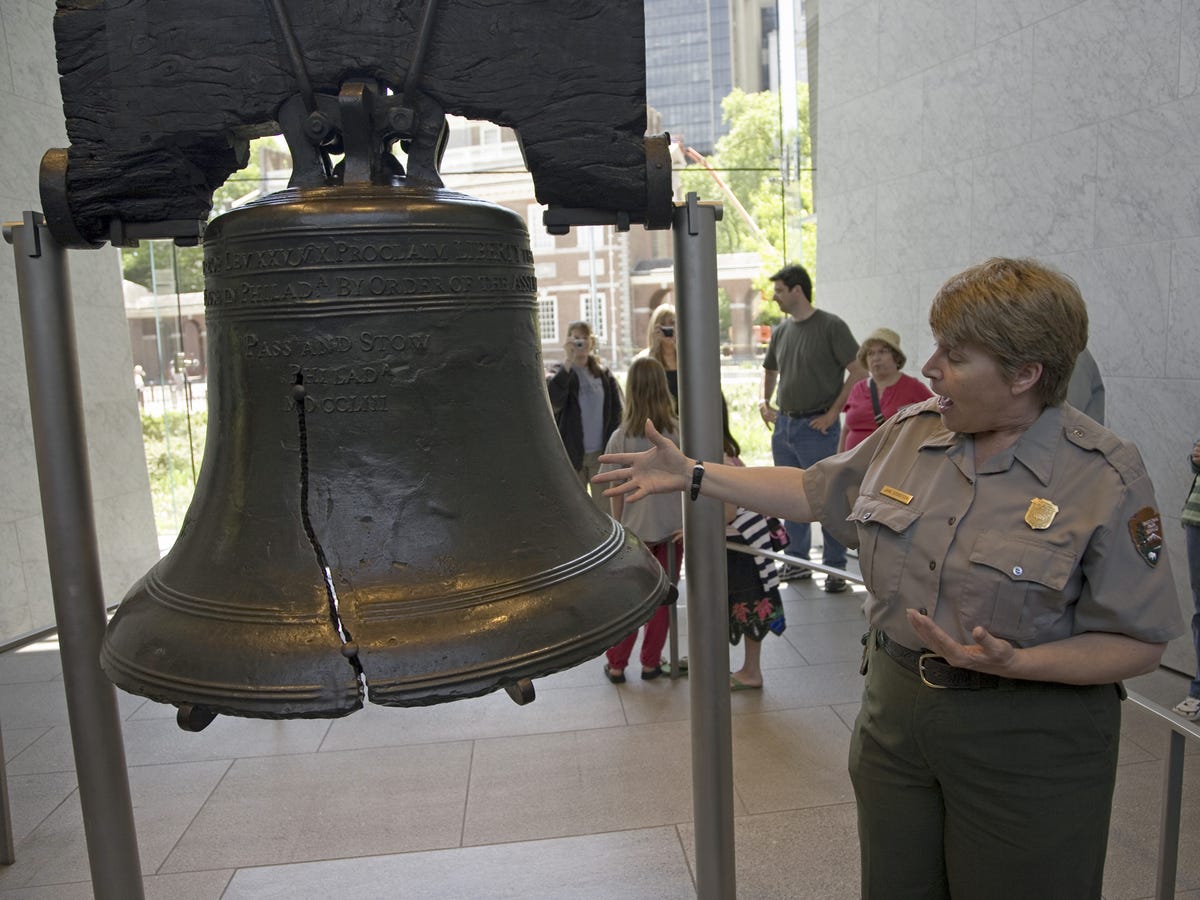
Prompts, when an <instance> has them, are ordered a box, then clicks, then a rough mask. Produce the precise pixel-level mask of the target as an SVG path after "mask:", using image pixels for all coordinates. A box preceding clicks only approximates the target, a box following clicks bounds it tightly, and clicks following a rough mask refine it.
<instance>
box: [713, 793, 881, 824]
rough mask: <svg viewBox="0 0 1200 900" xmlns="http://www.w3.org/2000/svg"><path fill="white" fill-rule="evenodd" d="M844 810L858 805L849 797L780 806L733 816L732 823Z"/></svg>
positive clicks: (855, 807)
mask: <svg viewBox="0 0 1200 900" xmlns="http://www.w3.org/2000/svg"><path fill="white" fill-rule="evenodd" d="M844 808H851V809H855V810H857V808H858V803H857V801H855V799H854V798H853V797H851V798H850V799H849V800H830V801H824V802H821V803H812V804H809V805H806V806H781V807H779V808H778V809H761V810H755V811H754V812H747V813H743V814H742V815H738V816H734V817H733V821H734V824H735V825H736V824H737V823H738V822H739V821H741V820H744V819H761V818H766V817H767V816H778V815H780V814H783V813H792V812H811V811H812V810H820V809H844Z"/></svg>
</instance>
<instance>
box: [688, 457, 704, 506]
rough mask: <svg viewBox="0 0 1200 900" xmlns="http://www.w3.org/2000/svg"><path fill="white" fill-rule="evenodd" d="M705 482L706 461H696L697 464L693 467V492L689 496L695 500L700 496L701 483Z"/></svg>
mask: <svg viewBox="0 0 1200 900" xmlns="http://www.w3.org/2000/svg"><path fill="white" fill-rule="evenodd" d="M703 480H704V461H703V460H700V459H698V460H696V464H695V465H694V466H692V491H691V494H689V496H690V497H691V498H692V499H693V500H695V499H696V498H697V497H699V496H700V482H701V481H703Z"/></svg>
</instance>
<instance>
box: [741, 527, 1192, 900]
mask: <svg viewBox="0 0 1200 900" xmlns="http://www.w3.org/2000/svg"><path fill="white" fill-rule="evenodd" d="M725 546H726V547H727V548H728V549H730V550H734V551H736V552H738V553H747V554H749V555H751V556H765V557H767V558H769V559H773V560H776V561H777V562H783V563H788V564H790V565H794V566H802V567H804V568H806V569H813V570H815V571H818V572H824V573H825V574H827V575H833V576H836V577H838V578H845V579H846V580H847V581H853V582H854V583H855V584H864V582H863V580H862V577H861V576H859V575H855V574H853V573H852V572H845V571H843V570H841V569H835V568H833V567H832V566H826V565H824V564H822V563H815V562H812V561H810V560H807V559H800V558H799V557H795V556H789V555H788V554H786V553H779V552H776V551H774V550H760V549H758V548H756V547H751V546H750V545H748V544H743V543H736V542H734V541H728V542H726V544H725ZM1126 694H1127V695H1128V700H1129V701H1130V702H1131V703H1134V704H1136V705H1137V706H1140V707H1141V708H1142V709H1144V710H1145V711H1146V712H1148V713H1150V714H1151V715H1152V716H1155V717H1156V718H1158V719H1160V720H1162V722H1164V723H1165V724H1166V725H1167V726H1168V727H1169V728H1170V729H1171V733H1170V736H1169V738H1168V744H1167V758H1166V763H1165V765H1164V766H1163V790H1162V818H1161V819H1160V820H1159V828H1158V867H1157V874H1156V880H1155V887H1154V897H1155V900H1171V898H1173V897H1174V896H1175V876H1176V870H1177V869H1178V867H1179V826H1180V819H1181V817H1182V813H1183V760H1184V752H1183V751H1184V743H1185V741H1186V740H1188V739H1191V740H1200V726H1197V725H1196V724H1195V723H1193V722H1189V721H1188V720H1186V719H1181V718H1179V716H1177V715H1175V714H1174V713H1173V712H1171V711H1170V710H1169V709H1167V708H1166V707H1165V706H1160V705H1159V704H1157V703H1155V702H1154V701H1153V700H1149V699H1147V698H1146V697H1143V696H1142V695H1141V694H1138V693H1136V692H1135V691H1126Z"/></svg>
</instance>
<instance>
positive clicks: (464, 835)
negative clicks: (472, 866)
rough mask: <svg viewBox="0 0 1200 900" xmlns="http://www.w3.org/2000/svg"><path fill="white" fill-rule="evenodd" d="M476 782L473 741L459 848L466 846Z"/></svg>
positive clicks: (464, 788) (464, 789)
mask: <svg viewBox="0 0 1200 900" xmlns="http://www.w3.org/2000/svg"><path fill="white" fill-rule="evenodd" d="M474 780H475V741H471V750H470V752H469V753H468V754H467V779H466V784H464V785H463V798H462V815H461V816H460V818H459V823H458V846H459V847H462V846H464V844H463V842H464V841H465V840H466V839H467V811H468V810H470V808H471V784H472V782H473V781H474Z"/></svg>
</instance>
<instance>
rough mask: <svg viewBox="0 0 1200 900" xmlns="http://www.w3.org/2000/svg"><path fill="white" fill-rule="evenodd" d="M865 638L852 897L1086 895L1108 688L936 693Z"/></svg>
mask: <svg viewBox="0 0 1200 900" xmlns="http://www.w3.org/2000/svg"><path fill="white" fill-rule="evenodd" d="M872 638H874V632H872ZM869 643H870V647H869V650H868V654H869V660H868V669H867V675H866V684H865V687H864V689H863V702H862V709H861V710H860V712H859V714H858V720H857V721H856V722H855V726H854V735H853V737H852V739H851V743H850V778H851V781H852V782H853V784H854V793H855V796H856V798H857V801H858V833H859V842H860V846H861V851H862V896H863V897H864V898H868V900H906V898H911V900H940V898H953V900H1015V898H1022V897H1053V898H1055V900H1084V898H1096V900H1098V898H1099V897H1100V885H1101V881H1102V879H1103V876H1104V855H1105V851H1106V850H1107V846H1108V822H1109V814H1110V812H1111V809H1112V793H1113V783H1114V781H1115V779H1116V766H1117V744H1118V739H1119V737H1120V730H1121V709H1120V696H1119V694H1118V689H1117V687H1116V686H1114V685H1111V684H1107V685H1094V686H1086V687H1076V686H1071V685H1046V684H1033V683H1029V684H1011V683H1010V684H1006V685H1001V687H999V688H995V689H990V690H978V691H971V690H938V689H936V688H930V687H927V686H926V685H924V684H923V683H922V682H921V680H920V678H919V677H918V676H917V675H916V674H914V673H912V672H909V671H908V670H907V669H905V668H904V667H902V666H901V665H900V664H899V663H898V662H896V661H895V660H894V659H892V658H891V657H890V656H888V655H887V654H886V653H885V652H884V651H883V649H882V648H878V647H876V646H875V644H876V642H875V640H874V639H872V640H871V641H870V642H869Z"/></svg>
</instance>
